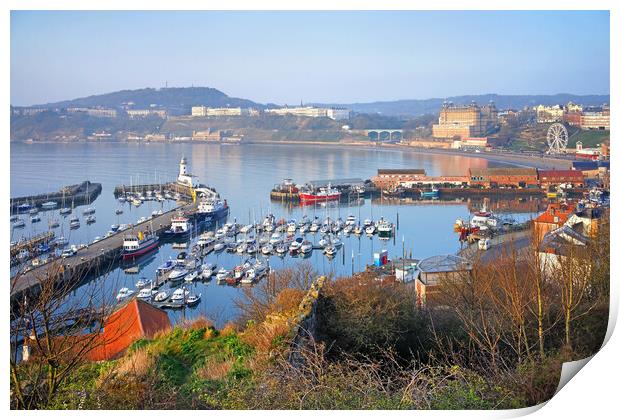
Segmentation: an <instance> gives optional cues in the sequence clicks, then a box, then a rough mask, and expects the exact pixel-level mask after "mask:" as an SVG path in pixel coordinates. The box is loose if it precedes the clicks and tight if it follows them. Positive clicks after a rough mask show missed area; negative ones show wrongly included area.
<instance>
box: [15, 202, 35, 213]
mask: <svg viewBox="0 0 620 420" xmlns="http://www.w3.org/2000/svg"><path fill="white" fill-rule="evenodd" d="M31 208H32V206H31V205H30V204H28V203H24V204H20V205H19V206H17V213H28V212H29V211H30V209H31Z"/></svg>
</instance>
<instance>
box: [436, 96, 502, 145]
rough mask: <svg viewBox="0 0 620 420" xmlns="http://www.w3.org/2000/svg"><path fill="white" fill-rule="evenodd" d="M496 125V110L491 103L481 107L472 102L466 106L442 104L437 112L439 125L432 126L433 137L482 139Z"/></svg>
mask: <svg viewBox="0 0 620 420" xmlns="http://www.w3.org/2000/svg"><path fill="white" fill-rule="evenodd" d="M497 124H498V119H497V108H495V105H494V104H493V103H490V104H489V105H485V106H482V107H480V106H478V105H476V104H475V103H473V102H472V103H471V104H470V105H467V106H455V105H454V104H452V103H444V104H443V106H442V107H441V110H440V111H439V123H438V124H433V137H435V138H440V139H452V138H454V137H460V138H461V139H464V138H468V137H482V136H484V135H485V134H486V133H487V132H488V131H489V130H491V129H492V128H493V127H495V126H496V125H497Z"/></svg>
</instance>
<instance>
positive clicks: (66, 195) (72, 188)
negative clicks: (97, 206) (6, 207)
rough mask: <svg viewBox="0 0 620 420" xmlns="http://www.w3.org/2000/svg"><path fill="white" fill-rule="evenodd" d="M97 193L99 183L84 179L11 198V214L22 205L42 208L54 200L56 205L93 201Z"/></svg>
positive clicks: (99, 192) (99, 186) (99, 191)
mask: <svg viewBox="0 0 620 420" xmlns="http://www.w3.org/2000/svg"><path fill="white" fill-rule="evenodd" d="M99 194H101V184H100V183H96V182H90V181H84V182H82V183H80V184H76V185H68V186H66V187H63V188H61V189H60V191H56V192H53V193H48V194H38V195H29V196H25V197H15V198H12V199H11V214H13V213H18V210H19V209H18V207H19V206H22V205H30V207H38V208H42V204H43V203H50V202H54V203H55V204H56V206H57V207H60V206H63V207H66V206H69V205H71V204H74V205H76V206H79V205H82V204H88V203H91V202H93V201H95V199H96V198H97V197H99Z"/></svg>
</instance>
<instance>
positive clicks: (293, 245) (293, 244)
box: [288, 241, 301, 254]
mask: <svg viewBox="0 0 620 420" xmlns="http://www.w3.org/2000/svg"><path fill="white" fill-rule="evenodd" d="M300 249H301V242H298V241H293V242H291V244H290V245H289V247H288V250H289V251H290V252H291V254H294V253H296V252H297V251H299V250H300Z"/></svg>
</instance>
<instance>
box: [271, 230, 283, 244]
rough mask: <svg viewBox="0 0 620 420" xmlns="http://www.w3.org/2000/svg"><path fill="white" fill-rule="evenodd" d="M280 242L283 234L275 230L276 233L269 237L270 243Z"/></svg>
mask: <svg viewBox="0 0 620 420" xmlns="http://www.w3.org/2000/svg"><path fill="white" fill-rule="evenodd" d="M280 242H282V235H280V234H279V233H278V232H274V233H273V234H272V235H271V238H269V243H270V244H271V245H277V244H279V243H280Z"/></svg>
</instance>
